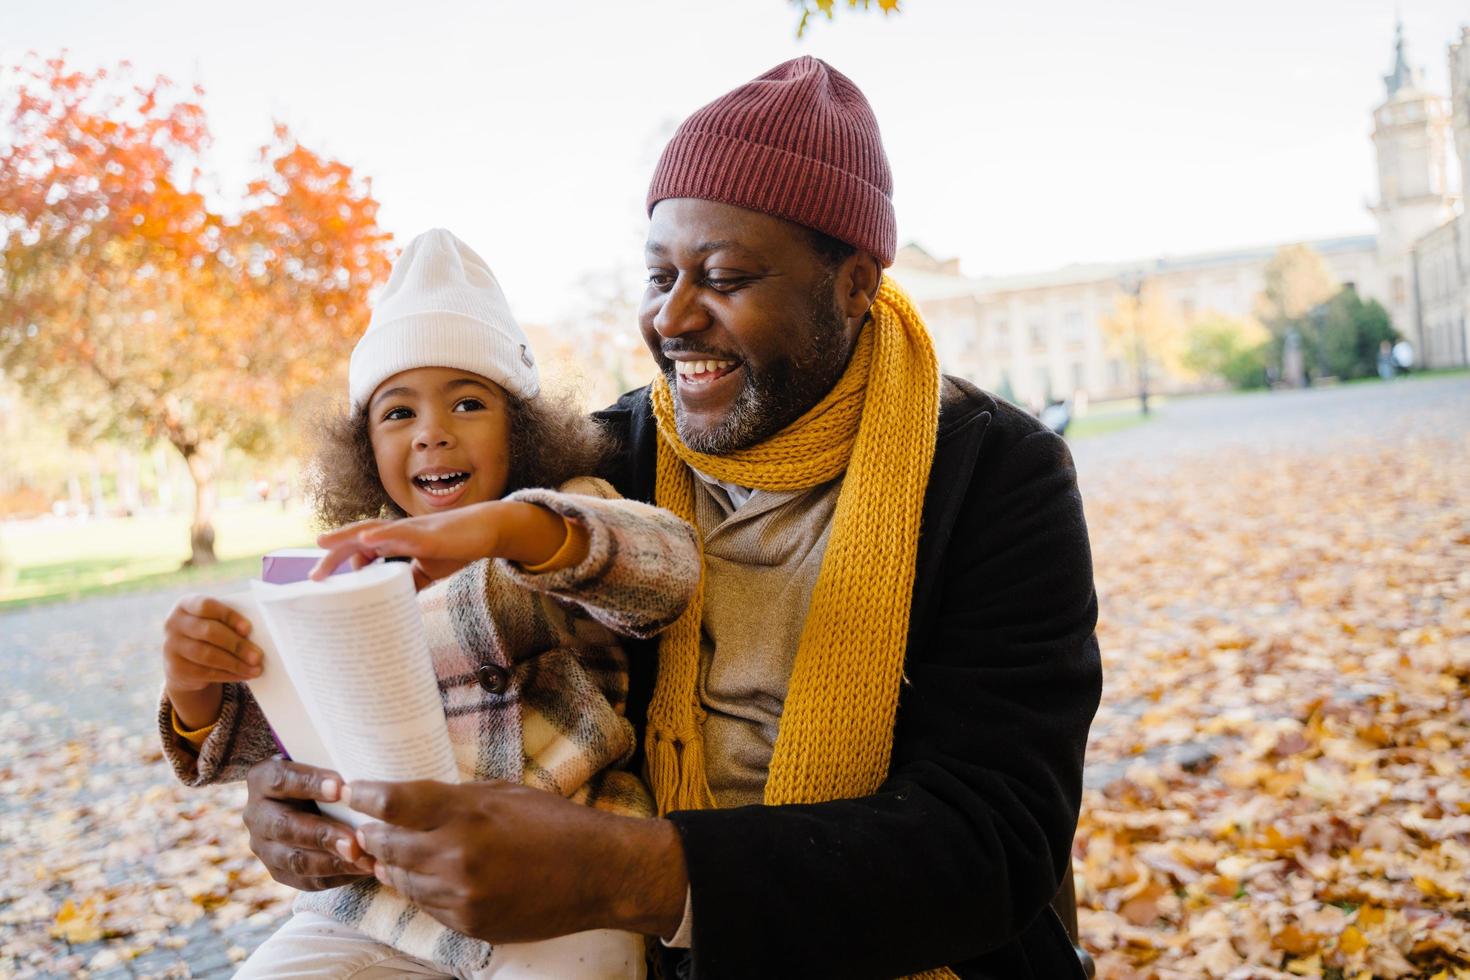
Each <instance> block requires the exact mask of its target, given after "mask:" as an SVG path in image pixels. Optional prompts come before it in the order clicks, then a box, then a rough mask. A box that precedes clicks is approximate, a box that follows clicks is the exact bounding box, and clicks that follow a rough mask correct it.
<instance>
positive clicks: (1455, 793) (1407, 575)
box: [1074, 383, 1470, 978]
mask: <svg viewBox="0 0 1470 980" xmlns="http://www.w3.org/2000/svg"><path fill="white" fill-rule="evenodd" d="M1462 384H1463V383H1462ZM1451 390H1452V391H1454V392H1456V393H1455V394H1454V395H1453V397H1450V398H1449V400H1448V401H1447V403H1444V404H1436V405H1434V406H1427V407H1424V408H1423V409H1422V410H1421V411H1416V412H1406V413H1405V414H1404V415H1403V416H1402V417H1401V418H1397V419H1390V420H1385V419H1382V418H1376V419H1374V420H1373V422H1374V423H1375V424H1374V425H1373V426H1372V427H1371V431H1365V430H1369V429H1370V427H1368V426H1363V427H1359V426H1357V425H1355V424H1353V422H1352V420H1351V419H1348V418H1345V419H1344V420H1343V422H1344V424H1343V425H1342V427H1341V428H1340V429H1338V430H1337V431H1335V432H1324V433H1323V436H1322V438H1321V439H1319V440H1317V441H1316V442H1315V444H1314V442H1313V440H1311V439H1306V440H1291V441H1289V442H1288V443H1287V444H1286V445H1281V446H1276V447H1273V448H1267V449H1261V448H1257V447H1255V446H1253V445H1252V444H1251V440H1250V434H1249V432H1248V431H1247V432H1244V433H1243V436H1244V439H1243V440H1241V441H1238V442H1236V443H1234V444H1229V445H1226V444H1221V445H1218V446H1216V447H1214V448H1211V449H1209V450H1208V451H1203V452H1200V451H1195V452H1190V451H1188V450H1187V449H1186V450H1185V451H1184V453H1183V455H1182V458H1179V459H1177V460H1174V461H1172V462H1171V463H1170V464H1169V465H1162V466H1153V467H1144V468H1143V469H1141V470H1140V469H1138V468H1134V467H1130V466H1124V465H1116V466H1095V467H1093V468H1091V469H1090V470H1084V481H1083V482H1084V492H1085V494H1086V497H1087V507H1088V519H1089V524H1090V526H1091V530H1092V537H1093V543H1094V556H1095V561H1096V568H1097V578H1098V589H1099V593H1100V597H1101V608H1102V617H1101V623H1100V627H1099V639H1100V642H1101V644H1102V647H1103V651H1104V663H1105V671H1106V674H1105V677H1106V680H1105V684H1106V693H1105V695H1104V699H1103V706H1102V709H1101V710H1100V712H1099V714H1098V718H1097V721H1096V724H1095V725H1094V729H1093V738H1092V742H1091V745H1090V748H1089V754H1088V769H1089V775H1088V785H1089V789H1088V791H1087V793H1086V795H1085V797H1084V800H1083V810H1082V820H1081V824H1080V827H1079V830H1078V836H1077V843H1076V850H1075V857H1074V868H1075V870H1076V873H1077V876H1078V885H1079V901H1080V903H1081V906H1082V908H1081V911H1080V917H1081V928H1082V935H1083V941H1084V945H1086V946H1087V947H1088V948H1089V949H1091V950H1092V951H1093V953H1094V955H1095V956H1097V960H1098V964H1099V975H1100V976H1102V977H1115V978H1201V977H1229V978H1247V977H1249V978H1257V977H1296V976H1323V977H1329V978H1336V977H1350V978H1360V977H1361V978H1367V977H1386V978H1387V977H1418V976H1423V977H1430V976H1433V977H1441V976H1443V977H1463V976H1470V969H1467V965H1470V902H1467V894H1470V781H1467V775H1470V757H1467V753H1466V744H1465V743H1466V738H1467V726H1470V697H1467V694H1470V399H1467V398H1466V397H1465V391H1464V390H1463V389H1462V388H1457V389H1451ZM1365 397H1366V396H1365ZM1386 421H1387V422H1388V423H1390V424H1385V422H1386Z"/></svg>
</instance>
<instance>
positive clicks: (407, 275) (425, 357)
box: [347, 228, 541, 411]
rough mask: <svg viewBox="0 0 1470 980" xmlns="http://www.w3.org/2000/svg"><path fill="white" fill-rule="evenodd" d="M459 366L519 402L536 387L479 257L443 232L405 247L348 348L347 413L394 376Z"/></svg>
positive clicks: (516, 330)
mask: <svg viewBox="0 0 1470 980" xmlns="http://www.w3.org/2000/svg"><path fill="white" fill-rule="evenodd" d="M421 367H447V368H459V369H460V370H462V371H473V372H474V373H475V374H478V375H481V376H483V377H486V378H489V379H490V380H491V381H493V382H495V383H496V384H498V385H500V387H502V388H504V389H505V390H506V391H508V392H510V393H511V394H513V395H516V396H517V397H520V398H534V397H536V394H537V392H539V391H540V390H541V379H540V377H539V375H538V374H537V371H536V360H535V358H534V357H533V356H532V355H531V347H530V344H529V343H528V342H527V340H526V335H525V333H524V332H523V331H522V330H521V327H520V324H518V323H516V320H515V317H514V316H512V315H511V312H510V305H509V304H508V303H507V302H506V301H505V293H503V292H501V289H500V283H498V282H496V281H495V274H494V273H493V272H491V271H490V266H488V265H487V264H486V263H485V260H484V259H482V258H480V257H479V256H478V255H476V254H475V252H474V250H473V249H471V248H470V247H469V246H468V245H466V244H465V243H464V242H462V241H460V240H459V239H458V238H455V237H454V235H452V234H450V233H449V232H447V231H445V230H444V229H443V228H435V229H433V230H432V231H426V232H424V233H423V234H422V235H420V236H418V237H417V238H415V239H414V240H413V241H411V242H409V243H408V247H407V248H405V249H404V250H403V254H402V255H400V256H399V257H398V261H397V262H394V263H393V272H392V274H390V275H389V276H388V284H387V285H386V286H384V287H383V294H382V295H381V296H380V297H378V302H377V305H376V306H375V307H374V308H373V314H372V317H371V318H370V319H369V320H368V327H367V331H366V332H365V333H364V334H363V335H362V339H361V340H359V341H358V342H357V346H356V347H355V348H353V351H352V361H351V363H350V365H349V366H348V369H347V389H348V394H349V397H350V398H351V401H352V409H353V411H357V410H358V409H360V408H362V406H363V405H364V404H366V403H367V400H368V399H369V398H371V397H372V394H373V392H374V391H375V390H377V387H378V385H380V384H382V383H383V382H384V381H386V380H388V379H389V378H391V377H393V375H395V374H397V373H398V372H400V371H408V370H411V369H413V368H421Z"/></svg>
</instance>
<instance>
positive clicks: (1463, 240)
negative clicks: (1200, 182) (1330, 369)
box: [892, 28, 1470, 405]
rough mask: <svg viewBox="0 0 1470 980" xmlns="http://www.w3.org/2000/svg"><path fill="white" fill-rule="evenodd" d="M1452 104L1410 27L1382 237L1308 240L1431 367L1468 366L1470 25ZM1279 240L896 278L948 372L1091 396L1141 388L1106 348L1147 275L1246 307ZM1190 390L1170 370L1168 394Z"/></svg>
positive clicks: (919, 265)
mask: <svg viewBox="0 0 1470 980" xmlns="http://www.w3.org/2000/svg"><path fill="white" fill-rule="evenodd" d="M1450 74H1451V88H1452V97H1451V98H1452V104H1453V113H1451V112H1450V111H1448V110H1447V109H1446V107H1445V99H1444V98H1443V97H1442V96H1439V95H1436V94H1433V93H1431V92H1428V91H1426V89H1425V87H1424V84H1423V79H1422V75H1421V73H1419V72H1417V71H1414V70H1412V69H1411V68H1410V67H1409V64H1408V60H1407V55H1406V52H1405V45H1404V39H1403V32H1402V28H1400V30H1399V32H1398V34H1397V36H1396V37H1395V41H1394V61H1393V67H1392V70H1391V71H1390V73H1389V74H1388V75H1385V76H1384V86H1385V89H1386V99H1385V101H1384V102H1383V104H1382V105H1380V106H1379V107H1378V108H1377V109H1375V110H1374V113H1373V124H1374V125H1373V144H1374V148H1375V150H1376V152H1377V158H1378V175H1379V180H1378V185H1379V186H1378V201H1377V203H1376V204H1374V205H1373V206H1372V207H1371V209H1370V210H1371V211H1372V213H1373V215H1374V217H1375V218H1376V219H1377V222H1378V229H1379V230H1378V234H1377V235H1359V236H1352V237H1344V238H1331V239H1324V240H1316V241H1308V242H1306V243H1305V244H1308V245H1310V246H1311V247H1312V248H1313V249H1315V250H1316V251H1317V252H1319V253H1320V254H1321V255H1322V257H1323V259H1324V260H1325V261H1326V263H1327V266H1328V269H1329V270H1330V271H1331V272H1332V274H1333V276H1334V277H1335V278H1336V279H1337V280H1338V281H1339V282H1342V283H1344V284H1348V283H1350V284H1352V285H1353V286H1354V287H1355V288H1356V289H1357V290H1358V292H1359V293H1361V294H1363V295H1364V296H1366V297H1371V298H1373V299H1377V300H1378V301H1379V302H1381V303H1382V304H1383V305H1384V306H1385V307H1386V308H1387V309H1388V311H1389V314H1390V316H1391V317H1392V318H1393V323H1394V326H1395V327H1397V328H1398V329H1399V330H1400V331H1401V332H1403V333H1404V334H1405V335H1407V336H1408V337H1409V338H1410V340H1412V341H1413V343H1414V346H1415V348H1416V350H1417V351H1418V352H1419V362H1420V364H1421V365H1423V366H1427V367H1450V366H1458V365H1464V364H1467V363H1470V360H1467V357H1470V354H1467V347H1470V344H1467V334H1466V322H1467V320H1470V219H1467V216H1466V214H1465V212H1464V210H1463V209H1461V208H1459V207H1458V206H1457V205H1458V199H1457V197H1456V195H1455V194H1454V193H1453V192H1452V188H1451V187H1450V181H1449V171H1448V167H1447V158H1446V150H1447V131H1448V128H1449V120H1450V119H1451V118H1453V125H1454V145H1455V147H1456V150H1457V152H1458V154H1459V161H1460V173H1461V174H1466V175H1470V28H1467V29H1465V32H1464V34H1463V35H1462V37H1461V38H1460V40H1459V41H1458V42H1456V43H1455V44H1453V45H1451V47H1450ZM1281 244H1296V243H1280V244H1277V245H1266V246H1262V247H1260V248H1251V249H1236V250H1228V251H1219V252H1204V253H1199V254H1194V255H1181V256H1162V257H1155V258H1150V259H1145V260H1131V261H1119V262H1104V263H1096V264H1087V265H1070V266H1066V267H1064V268H1061V269H1056V270H1052V271H1049V272H1039V273H1034V274H1028V275H1020V276H999V277H978V278H977V277H970V276H965V275H963V274H962V273H961V272H960V269H959V264H958V262H957V261H955V260H943V259H939V258H936V257H934V256H932V255H930V254H928V253H927V252H925V251H924V250H923V249H922V248H920V247H919V246H917V245H908V246H906V247H904V248H903V249H902V250H901V251H900V253H899V256H898V260H897V262H896V263H895V264H894V267H893V269H892V273H893V276H894V278H895V279H896V280H897V281H898V282H899V283H900V284H901V285H903V286H904V288H905V289H907V290H908V291H909V293H910V295H912V296H913V298H914V299H915V301H917V302H918V304H919V306H920V307H921V308H922V309H923V311H924V315H925V318H926V320H927V321H928V322H929V325H930V328H931V329H932V330H933V332H934V334H935V338H936V342H937V344H938V347H939V353H940V359H941V362H942V363H943V365H944V368H945V370H946V371H949V372H951V373H955V374H959V375H962V376H965V377H968V378H970V379H971V380H973V381H975V382H976V383H977V384H979V385H981V386H983V387H985V388H988V389H989V390H991V391H995V392H997V393H999V394H1002V395H1005V396H1007V397H1010V398H1013V399H1014V400H1016V401H1018V402H1021V403H1023V404H1030V405H1039V404H1042V403H1044V402H1045V401H1047V400H1049V399H1051V398H1063V397H1067V396H1070V395H1072V394H1073V393H1074V392H1077V391H1083V392H1086V393H1087V394H1088V395H1089V396H1090V397H1091V398H1093V399H1106V398H1114V397H1124V396H1128V395H1131V394H1134V393H1136V391H1137V382H1136V380H1135V379H1134V377H1133V376H1132V375H1133V372H1132V369H1131V367H1130V366H1129V365H1128V364H1127V363H1126V361H1125V360H1124V359H1123V358H1122V357H1120V356H1119V355H1118V354H1117V353H1116V352H1114V351H1110V350H1109V349H1108V345H1107V344H1106V343H1105V341H1104V338H1103V331H1102V320H1103V319H1104V318H1105V317H1108V316H1112V315H1113V314H1114V313H1115V311H1116V310H1117V307H1118V301H1119V299H1120V298H1121V296H1122V290H1123V288H1124V283H1125V281H1126V280H1127V279H1129V278H1132V277H1139V276H1141V277H1143V279H1144V280H1145V281H1147V283H1148V284H1149V288H1150V289H1152V290H1157V291H1159V292H1161V293H1162V294H1163V296H1164V297H1165V299H1166V300H1167V301H1168V302H1170V303H1171V304H1172V305H1173V306H1174V307H1175V308H1176V309H1177V310H1178V312H1179V314H1180V315H1181V317H1183V318H1185V319H1190V318H1192V317H1194V316H1195V315H1197V314H1202V313H1206V312H1214V313H1220V314H1225V315H1227V316H1246V315H1248V314H1250V313H1252V312H1253V310H1254V307H1255V303H1256V297H1257V295H1258V294H1259V293H1260V292H1261V289H1262V286H1263V285H1264V273H1265V269H1266V265H1267V263H1268V262H1269V261H1270V260H1271V258H1272V257H1273V256H1274V255H1275V254H1276V251H1277V249H1278V248H1279V247H1280V245H1281ZM1186 385H1187V382H1186V381H1185V379H1182V378H1171V377H1168V376H1164V377H1158V378H1156V380H1155V383H1154V387H1155V388H1156V389H1163V390H1170V389H1171V388H1174V389H1177V388H1179V387H1184V386H1186Z"/></svg>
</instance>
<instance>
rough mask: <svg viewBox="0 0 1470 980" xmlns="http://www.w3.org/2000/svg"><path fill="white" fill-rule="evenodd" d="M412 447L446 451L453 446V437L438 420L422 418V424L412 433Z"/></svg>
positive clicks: (428, 417) (427, 417) (429, 417)
mask: <svg viewBox="0 0 1470 980" xmlns="http://www.w3.org/2000/svg"><path fill="white" fill-rule="evenodd" d="M413 445H414V448H415V449H447V448H449V447H450V446H453V445H454V435H453V433H451V432H450V430H449V427H448V426H446V425H444V424H443V422H441V421H440V420H439V419H438V418H436V417H433V416H424V418H423V424H422V425H421V426H419V429H418V431H417V432H415V433H414V439H413Z"/></svg>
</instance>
